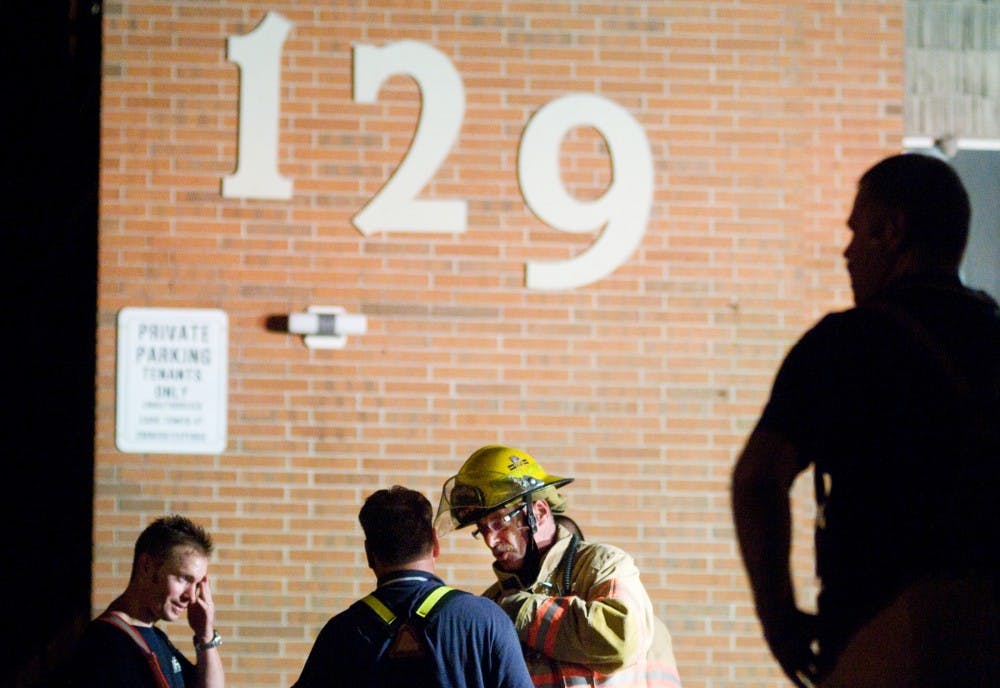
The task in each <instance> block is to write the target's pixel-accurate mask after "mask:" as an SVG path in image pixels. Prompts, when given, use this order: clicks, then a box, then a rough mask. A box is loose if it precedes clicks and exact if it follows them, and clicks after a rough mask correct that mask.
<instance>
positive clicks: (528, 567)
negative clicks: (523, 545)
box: [518, 494, 542, 585]
mask: <svg viewBox="0 0 1000 688" xmlns="http://www.w3.org/2000/svg"><path fill="white" fill-rule="evenodd" d="M533 504H534V502H533V501H532V499H531V495H530V494H526V495H524V511H525V514H524V517H525V519H526V520H527V521H528V548H527V551H526V552H525V553H524V566H523V567H522V570H521V573H522V574H523V580H525V581H526V584H527V585H530V584H531V581H533V580H535V578H536V576H537V575H538V570H539V569H540V568H541V563H542V557H541V553H540V552H539V550H538V543H537V542H535V533H537V532H538V520H537V519H536V518H535V510H534V508H532V505H533ZM518 577H519V578H520V577H521V576H518Z"/></svg>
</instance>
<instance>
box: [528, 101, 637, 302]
mask: <svg viewBox="0 0 1000 688" xmlns="http://www.w3.org/2000/svg"><path fill="white" fill-rule="evenodd" d="M583 126H590V127H593V128H594V129H596V130H597V131H598V132H599V133H600V134H601V135H602V136H603V137H604V140H605V141H606V142H607V145H608V152H609V153H610V155H611V161H612V174H611V176H612V179H611V183H610V184H609V186H608V188H607V190H606V191H605V192H604V195H602V196H601V197H600V198H597V199H595V200H592V201H581V200H580V199H577V198H574V197H573V196H571V195H570V194H569V193H568V192H567V191H566V187H565V186H564V185H563V183H562V177H561V175H560V165H559V148H560V145H561V144H562V141H563V139H564V138H565V137H566V134H568V133H569V132H570V131H571V130H572V129H574V128H576V127H583ZM517 176H518V181H519V183H520V185H521V193H522V195H523V196H524V200H525V203H527V205H528V207H529V208H530V209H531V211H532V212H533V213H534V214H535V215H537V216H538V218H539V219H540V220H541V221H542V222H544V223H546V224H547V225H550V226H551V227H553V228H555V229H559V230H562V231H564V232H592V231H594V230H596V229H598V228H599V227H601V226H602V225H603V226H604V231H603V232H602V233H601V234H600V236H598V237H597V239H596V240H595V241H594V243H593V244H592V245H591V246H590V247H589V248H587V250H585V251H583V252H582V253H581V254H579V255H578V256H575V257H573V258H571V259H569V260H565V261H529V262H528V264H527V265H526V266H525V285H526V286H527V287H528V288H529V289H545V290H549V289H572V288H574V287H579V286H582V285H585V284H590V283H591V282H596V281H597V280H599V279H601V278H603V277H606V276H607V275H609V274H611V273H612V272H614V271H615V270H616V269H617V268H618V267H620V266H621V265H622V264H623V263H624V262H625V261H626V260H628V258H629V256H631V255H632V252H633V251H635V249H636V248H637V247H638V246H639V243H640V241H641V240H642V237H643V235H644V234H645V233H646V225H647V223H648V222H649V211H650V207H651V206H652V203H653V157H652V154H651V153H650V150H649V141H648V140H647V138H646V134H645V132H644V131H643V129H642V127H641V126H639V124H638V122H636V121H635V119H634V118H633V117H632V115H630V114H629V113H628V112H627V111H626V110H625V109H624V108H622V107H621V106H619V105H617V104H616V103H613V102H611V101H610V100H607V99H606V98H602V97H600V96H596V95H591V94H574V95H568V96H564V97H562V98H559V99H557V100H554V101H552V102H551V103H548V104H547V105H545V107H543V108H542V109H541V110H539V111H538V112H537V113H536V114H535V115H534V117H532V118H531V120H530V121H529V122H528V125H527V126H526V127H525V129H524V134H523V135H522V137H521V145H520V148H519V149H518V158H517Z"/></svg>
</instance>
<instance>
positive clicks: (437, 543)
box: [431, 530, 441, 559]
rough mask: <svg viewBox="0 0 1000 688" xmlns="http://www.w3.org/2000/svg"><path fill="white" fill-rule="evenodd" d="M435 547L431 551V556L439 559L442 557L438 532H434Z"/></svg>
mask: <svg viewBox="0 0 1000 688" xmlns="http://www.w3.org/2000/svg"><path fill="white" fill-rule="evenodd" d="M433 534H434V547H433V548H432V549H431V556H432V557H433V558H435V559H437V558H438V557H439V556H440V555H441V541H440V540H438V534H437V531H436V530H435V531H434V533H433Z"/></svg>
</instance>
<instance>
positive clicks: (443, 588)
mask: <svg viewBox="0 0 1000 688" xmlns="http://www.w3.org/2000/svg"><path fill="white" fill-rule="evenodd" d="M453 592H457V591H456V590H455V588H451V587H448V586H447V585H439V586H438V587H436V588H434V589H432V590H431V591H430V592H429V593H427V594H426V595H424V598H423V599H422V600H421V602H420V604H419V605H417V608H416V610H415V611H414V612H413V613H414V615H415V616H417V617H418V618H420V619H422V620H423V621H424V622H425V623H426V621H427V620H428V619H429V617H430V614H431V612H432V611H433V610H434V609H436V608H437V607H438V603H440V602H441V600H443V599H444V598H445V597H446V596H448V595H449V593H453ZM361 601H362V602H364V603H365V604H366V605H367V606H368V608H369V609H371V610H372V611H373V612H375V615H376V616H378V618H380V619H382V622H383V623H385V625H386V626H389V627H392V625H393V624H394V623H395V622H396V620H397V617H396V613H395V612H393V611H392V610H391V609H389V607H387V606H386V605H385V603H384V602H383V601H382V600H380V599H379V598H378V596H376V595H375V593H369V594H368V595H366V596H365V597H363V598H361Z"/></svg>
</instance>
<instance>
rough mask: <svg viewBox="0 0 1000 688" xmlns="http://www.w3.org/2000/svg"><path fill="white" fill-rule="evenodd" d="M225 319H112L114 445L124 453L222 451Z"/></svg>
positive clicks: (197, 311)
mask: <svg viewBox="0 0 1000 688" xmlns="http://www.w3.org/2000/svg"><path fill="white" fill-rule="evenodd" d="M228 342H229V320H228V318H227V316H226V314H225V313H224V312H223V311H221V310H217V309H205V308H190V309H184V308H123V309H122V310H121V311H120V312H119V313H118V406H117V413H116V422H115V426H116V433H115V435H116V439H115V443H116V445H117V446H118V449H119V450H120V451H123V452H149V453H169V454H218V453H220V452H222V451H223V450H225V448H226V401H227V385H228V373H227V367H228V356H227V353H228Z"/></svg>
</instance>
